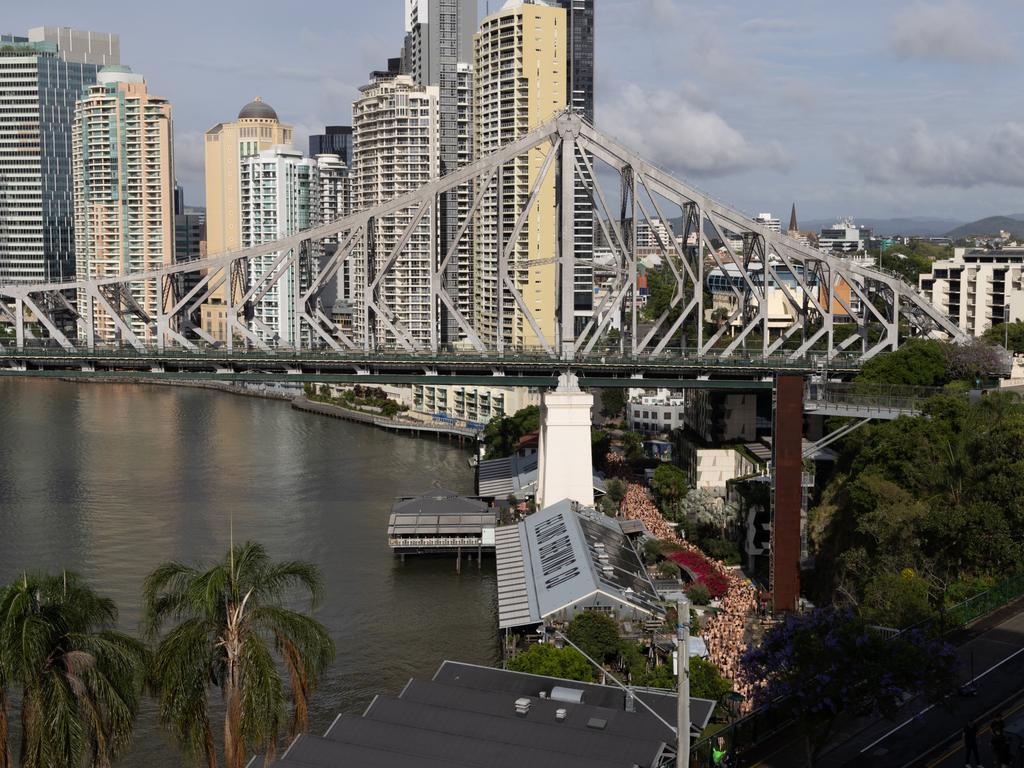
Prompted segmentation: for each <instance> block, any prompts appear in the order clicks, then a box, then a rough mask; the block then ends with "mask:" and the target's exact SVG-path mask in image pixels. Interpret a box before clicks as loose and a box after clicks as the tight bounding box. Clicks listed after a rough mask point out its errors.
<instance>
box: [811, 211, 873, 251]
mask: <svg viewBox="0 0 1024 768" xmlns="http://www.w3.org/2000/svg"><path fill="white" fill-rule="evenodd" d="M818 248H819V249H820V250H822V251H825V253H856V252H857V251H860V250H863V249H864V240H863V235H862V234H861V231H860V229H859V228H857V227H856V226H854V224H853V221H852V220H851V219H844V220H843V221H840V222H838V223H836V224H834V225H833V226H831V227H828V228H826V229H822V230H821V235H819V237H818Z"/></svg>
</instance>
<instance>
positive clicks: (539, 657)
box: [508, 643, 594, 683]
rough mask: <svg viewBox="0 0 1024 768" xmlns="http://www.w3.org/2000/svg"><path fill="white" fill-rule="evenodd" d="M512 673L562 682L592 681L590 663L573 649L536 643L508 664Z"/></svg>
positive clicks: (592, 674)
mask: <svg viewBox="0 0 1024 768" xmlns="http://www.w3.org/2000/svg"><path fill="white" fill-rule="evenodd" d="M508 668H509V669H511V670H512V671H513V672H529V673H530V674H533V675H546V676H548V677H558V678H561V679H563V680H579V681H580V682H583V683H591V682H593V681H594V673H593V671H592V667H591V665H590V662H589V661H587V660H586V659H585V658H583V655H582V654H581V653H580V652H579V651H577V650H576V649H575V648H568V647H567V648H556V647H555V646H553V645H550V644H548V643H536V644H534V645H531V646H530V647H529V648H528V649H527V650H526V651H524V652H523V653H520V654H519V655H518V656H516V657H515V658H513V659H512V660H511V661H509V663H508Z"/></svg>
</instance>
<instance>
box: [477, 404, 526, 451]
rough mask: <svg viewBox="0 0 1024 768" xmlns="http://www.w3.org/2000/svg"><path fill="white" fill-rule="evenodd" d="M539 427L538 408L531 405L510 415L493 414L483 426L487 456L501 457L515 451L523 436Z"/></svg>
mask: <svg viewBox="0 0 1024 768" xmlns="http://www.w3.org/2000/svg"><path fill="white" fill-rule="evenodd" d="M538 429H540V408H538V407H537V406H536V405H531V406H530V407H528V408H523V409H522V410H521V411H517V412H516V413H515V414H514V415H512V416H495V417H494V418H493V419H491V421H490V422H489V423H488V424H487V426H486V427H485V428H484V445H485V446H486V447H487V458H489V459H502V458H505V457H506V456H511V455H512V454H514V453H515V452H516V444H517V443H518V442H519V440H520V439H521V438H522V437H523V436H524V435H528V434H530V433H531V432H536V431H537V430H538Z"/></svg>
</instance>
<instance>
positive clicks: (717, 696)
mask: <svg viewBox="0 0 1024 768" xmlns="http://www.w3.org/2000/svg"><path fill="white" fill-rule="evenodd" d="M731 690H732V683H731V682H730V681H729V680H726V679H725V678H724V677H722V672H721V670H719V669H718V667H716V666H715V665H714V664H712V663H711V662H710V661H708V660H706V659H702V658H700V657H699V656H694V657H692V658H691V659H690V695H691V696H694V697H696V698H698V699H710V700H711V701H721V700H722V697H723V696H725V694H727V693H729V691H731Z"/></svg>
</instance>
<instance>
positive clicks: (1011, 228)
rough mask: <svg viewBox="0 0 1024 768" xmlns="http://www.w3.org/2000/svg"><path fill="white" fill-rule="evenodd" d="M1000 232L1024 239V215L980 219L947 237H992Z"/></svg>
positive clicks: (955, 230) (951, 232)
mask: <svg viewBox="0 0 1024 768" xmlns="http://www.w3.org/2000/svg"><path fill="white" fill-rule="evenodd" d="M1000 231H1006V232H1009V233H1010V234H1011V235H1013V236H1014V237H1016V238H1024V213H1016V214H1013V215H1012V216H989V217H988V218H986V219H978V221H972V222H971V223H970V224H962V225H961V226H959V227H956V228H955V229H951V230H950V231H949V232H947V233H946V237H951V238H954V239H955V238H959V237H977V236H985V235H992V236H997V235H998V234H999V233H1000Z"/></svg>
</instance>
